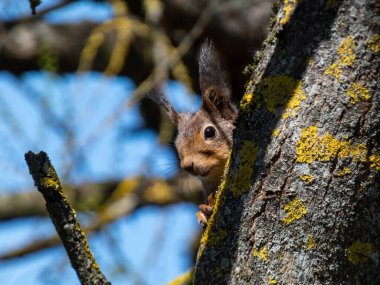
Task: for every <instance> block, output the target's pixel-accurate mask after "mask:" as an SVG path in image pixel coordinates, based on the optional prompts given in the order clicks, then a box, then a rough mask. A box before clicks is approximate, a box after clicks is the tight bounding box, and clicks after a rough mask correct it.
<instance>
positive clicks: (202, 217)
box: [196, 193, 215, 229]
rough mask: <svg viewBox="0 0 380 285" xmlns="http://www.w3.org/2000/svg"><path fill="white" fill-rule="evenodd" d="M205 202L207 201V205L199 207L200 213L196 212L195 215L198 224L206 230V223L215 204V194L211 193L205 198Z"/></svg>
mask: <svg viewBox="0 0 380 285" xmlns="http://www.w3.org/2000/svg"><path fill="white" fill-rule="evenodd" d="M207 201H208V204H207V205H206V204H201V205H199V210H200V211H198V212H197V213H196V216H197V218H198V221H199V223H200V224H201V225H202V227H203V228H204V229H205V228H206V226H207V222H208V220H209V218H210V217H211V215H212V209H213V207H214V204H215V193H211V194H210V195H209V196H208V197H207Z"/></svg>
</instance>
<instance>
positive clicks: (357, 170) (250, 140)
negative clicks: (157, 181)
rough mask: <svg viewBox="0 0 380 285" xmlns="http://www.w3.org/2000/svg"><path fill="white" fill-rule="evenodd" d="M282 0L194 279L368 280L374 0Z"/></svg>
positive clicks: (374, 227) (371, 263) (372, 272)
mask: <svg viewBox="0 0 380 285" xmlns="http://www.w3.org/2000/svg"><path fill="white" fill-rule="evenodd" d="M295 3H298V1H290V0H289V1H284V2H283V4H282V5H281V6H280V8H279V12H278V14H277V16H276V17H275V18H274V25H273V27H272V31H271V32H270V34H269V36H268V39H267V40H266V42H265V44H264V46H263V49H262V52H261V53H260V54H258V57H257V63H258V64H257V66H256V68H255V71H254V73H253V75H252V78H251V82H250V84H249V86H248V88H247V91H246V94H245V96H244V97H243V100H242V101H241V106H240V114H239V122H238V126H237V129H236V132H235V140H234V147H233V151H232V155H231V162H230V165H229V169H228V171H227V173H226V178H225V180H224V182H223V183H222V185H221V187H220V191H219V193H218V199H217V203H216V206H215V209H214V214H213V216H212V217H211V220H210V223H209V225H208V228H207V229H206V231H205V234H204V236H203V238H202V242H201V246H200V250H199V253H198V259H197V264H196V269H195V273H194V284H379V283H380V277H379V272H380V268H379V265H380V260H379V247H380V237H379V233H380V195H379V189H380V183H379V170H380V156H379V154H380V153H379V151H380V115H379V114H380V112H379V111H380V110H379V103H380V102H379V101H380V98H379V91H378V90H379V86H378V74H379V50H380V47H379V37H380V36H379V34H378V33H379V23H378V20H377V19H378V15H379V4H378V2H377V1H375V0H372V1H369V0H368V1H355V2H354V3H353V2H352V1H348V0H345V1H312V0H309V1H308V0H305V1H300V3H299V4H298V5H297V4H295Z"/></svg>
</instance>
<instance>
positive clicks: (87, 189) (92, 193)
mask: <svg viewBox="0 0 380 285" xmlns="http://www.w3.org/2000/svg"><path fill="white" fill-rule="evenodd" d="M182 179H183V178H181V177H176V178H174V179H172V180H171V181H164V180H160V179H149V178H144V177H135V178H127V179H125V180H121V181H116V180H115V181H106V182H99V183H83V184H80V185H69V184H67V185H64V188H65V194H66V196H67V199H68V201H69V202H70V204H72V205H73V207H74V208H75V209H77V211H80V212H86V211H94V212H97V211H99V209H100V208H101V207H104V204H105V203H107V201H108V200H109V199H111V196H112V195H115V194H114V193H115V191H116V190H117V189H118V186H119V185H121V184H122V183H123V184H125V185H127V184H129V185H133V184H134V183H136V186H135V188H134V189H133V191H134V195H135V196H134V197H135V199H136V200H137V203H136V208H141V207H144V206H146V205H151V204H155V205H162V206H164V205H169V204H175V203H179V202H186V201H187V202H193V203H198V202H199V201H200V190H201V189H200V185H199V183H198V181H196V180H195V179H193V178H191V177H189V178H188V179H187V180H188V181H187V182H186V189H182V186H181V184H182ZM163 183H165V184H164V185H165V189H164V190H163V191H162V192H161V193H160V195H158V193H157V192H155V190H154V189H158V188H157V187H160V185H163ZM46 214H47V213H46V210H45V207H44V203H43V199H42V197H41V195H39V194H38V193H36V192H33V191H27V192H21V193H14V194H8V195H0V221H5V220H10V219H16V218H26V217H33V216H46Z"/></svg>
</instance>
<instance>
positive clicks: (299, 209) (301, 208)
mask: <svg viewBox="0 0 380 285" xmlns="http://www.w3.org/2000/svg"><path fill="white" fill-rule="evenodd" d="M284 211H285V212H287V214H286V217H285V218H283V219H282V222H283V223H284V224H285V225H289V224H290V223H291V222H293V221H294V220H299V219H301V218H302V216H303V215H306V214H307V213H308V211H307V208H306V205H305V203H304V202H303V201H302V200H301V199H300V198H295V199H294V200H292V201H291V202H289V203H288V204H286V205H285V207H284Z"/></svg>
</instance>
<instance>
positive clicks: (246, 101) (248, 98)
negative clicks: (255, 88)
mask: <svg viewBox="0 0 380 285" xmlns="http://www.w3.org/2000/svg"><path fill="white" fill-rule="evenodd" d="M252 100H253V93H252V92H251V93H246V94H244V96H243V98H242V99H241V101H240V109H241V110H243V111H244V112H245V111H247V110H249V106H250V105H251V103H252Z"/></svg>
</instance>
